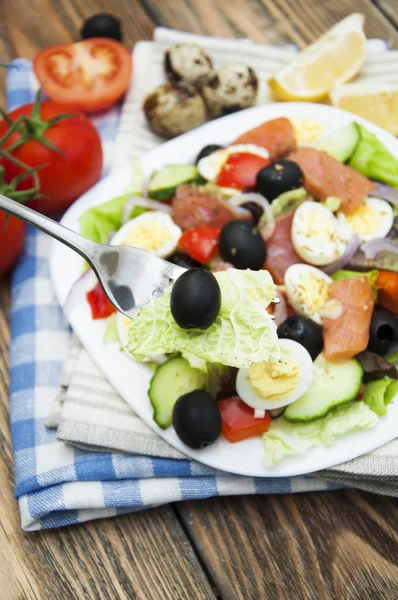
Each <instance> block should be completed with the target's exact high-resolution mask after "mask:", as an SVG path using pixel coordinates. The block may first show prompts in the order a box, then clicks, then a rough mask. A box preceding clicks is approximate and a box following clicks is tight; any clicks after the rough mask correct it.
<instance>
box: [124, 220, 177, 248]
mask: <svg viewBox="0 0 398 600" xmlns="http://www.w3.org/2000/svg"><path fill="white" fill-rule="evenodd" d="M171 239H172V236H171V233H170V231H167V229H165V228H164V227H161V226H160V225H159V224H158V223H155V222H154V221H152V222H148V223H142V224H141V225H140V226H139V227H135V228H132V229H131V230H130V231H129V232H128V234H127V238H126V240H125V242H124V243H123V245H124V246H135V247H136V248H141V250H146V251H147V252H151V251H152V252H156V250H159V248H161V247H162V246H163V245H164V244H165V243H166V242H168V241H170V240H171Z"/></svg>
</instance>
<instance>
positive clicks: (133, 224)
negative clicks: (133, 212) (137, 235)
mask: <svg viewBox="0 0 398 600" xmlns="http://www.w3.org/2000/svg"><path fill="white" fill-rule="evenodd" d="M151 224H153V225H152V228H153V238H152V239H151ZM143 226H144V227H145V228H146V233H147V234H148V237H147V239H148V241H150V242H151V243H152V245H153V248H151V249H148V247H145V245H144V244H142V245H135V247H136V248H141V249H143V250H147V251H148V252H151V254H155V255H156V256H159V257H160V258H166V257H167V256H169V255H170V254H172V253H173V252H174V251H175V249H176V248H177V246H178V242H179V239H180V237H181V235H182V230H181V228H180V227H178V225H176V224H175V223H174V221H173V219H172V218H171V216H170V215H169V214H168V213H164V212H161V211H156V210H154V211H148V212H145V213H143V214H142V215H139V216H138V217H136V218H135V219H132V220H131V221H128V222H127V223H125V224H124V225H123V227H121V228H120V229H119V231H118V232H117V233H115V235H114V236H113V238H112V244H113V245H132V244H131V243H128V237H129V234H131V233H133V232H134V231H137V230H139V229H140V228H141V227H143ZM155 228H156V229H157V228H160V229H161V230H163V231H164V232H167V234H168V235H169V239H167V240H164V241H161V240H159V241H158V243H157V239H156V231H155Z"/></svg>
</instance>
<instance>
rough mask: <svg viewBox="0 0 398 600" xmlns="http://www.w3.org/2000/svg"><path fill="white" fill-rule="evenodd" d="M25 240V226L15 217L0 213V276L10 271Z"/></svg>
mask: <svg viewBox="0 0 398 600" xmlns="http://www.w3.org/2000/svg"><path fill="white" fill-rule="evenodd" d="M24 240H25V226H24V224H23V222H22V221H19V220H18V219H16V218H15V217H8V223H7V224H6V216H5V214H4V213H3V212H2V211H0V275H4V273H6V272H7V271H8V269H10V268H11V267H12V266H13V264H14V263H15V261H16V260H17V258H18V256H19V255H20V254H21V252H22V248H23V243H24Z"/></svg>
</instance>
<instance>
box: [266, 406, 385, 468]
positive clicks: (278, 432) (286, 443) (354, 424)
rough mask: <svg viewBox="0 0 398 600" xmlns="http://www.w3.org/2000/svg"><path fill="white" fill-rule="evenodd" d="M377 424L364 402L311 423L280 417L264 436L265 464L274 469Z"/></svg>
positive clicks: (375, 417) (374, 416)
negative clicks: (290, 421)
mask: <svg viewBox="0 0 398 600" xmlns="http://www.w3.org/2000/svg"><path fill="white" fill-rule="evenodd" d="M377 421H378V416H377V414H376V413H374V412H373V411H372V410H371V409H370V408H369V407H368V406H367V405H366V404H365V403H364V402H362V401H361V402H353V403H352V404H348V405H346V406H342V407H341V408H337V409H335V410H333V411H331V412H330V413H329V414H328V415H327V416H326V417H324V418H323V419H317V420H316V421H312V422H311V423H289V422H288V421H286V419H284V418H283V417H279V419H276V420H275V421H273V422H272V423H271V426H270V428H269V430H268V431H267V433H265V434H264V435H263V436H262V439H263V442H264V447H265V456H264V462H265V464H266V466H267V467H272V466H274V465H276V464H278V463H279V462H280V461H281V460H282V459H283V458H287V457H289V456H295V455H297V454H305V453H306V452H307V450H309V449H310V448H313V447H314V446H326V447H329V446H331V445H332V444H333V442H334V441H335V439H336V438H337V437H339V436H342V435H345V434H347V433H351V432H352V431H356V430H357V429H370V428H371V427H374V426H375V425H376V423H377Z"/></svg>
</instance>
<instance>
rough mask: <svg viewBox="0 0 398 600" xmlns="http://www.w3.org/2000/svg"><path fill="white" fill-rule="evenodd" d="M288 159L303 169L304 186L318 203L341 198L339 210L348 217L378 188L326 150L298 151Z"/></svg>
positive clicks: (300, 149)
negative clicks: (329, 198) (331, 198)
mask: <svg viewBox="0 0 398 600" xmlns="http://www.w3.org/2000/svg"><path fill="white" fill-rule="evenodd" d="M289 159H290V160H293V161H294V162H296V163H297V164H298V165H299V166H300V167H301V170H302V171H303V173H304V187H305V189H306V190H307V192H308V193H309V194H310V195H311V196H314V198H317V199H318V200H326V198H328V197H329V196H335V197H336V198H340V200H341V205H340V209H341V210H342V211H343V212H345V213H347V214H348V213H351V212H353V211H355V210H356V209H357V208H358V207H359V206H360V205H361V204H362V203H363V201H364V200H365V198H366V197H367V195H368V194H369V192H371V190H372V189H373V188H374V187H375V184H374V183H372V182H371V181H370V180H369V179H368V178H367V177H365V176H364V175H361V173H358V171H354V169H351V167H348V166H347V165H344V164H342V163H340V162H339V161H338V160H336V159H335V158H333V157H332V156H330V154H327V152H323V150H317V149H316V148H299V149H298V150H297V151H296V152H294V153H293V154H292V155H291V156H289Z"/></svg>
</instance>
